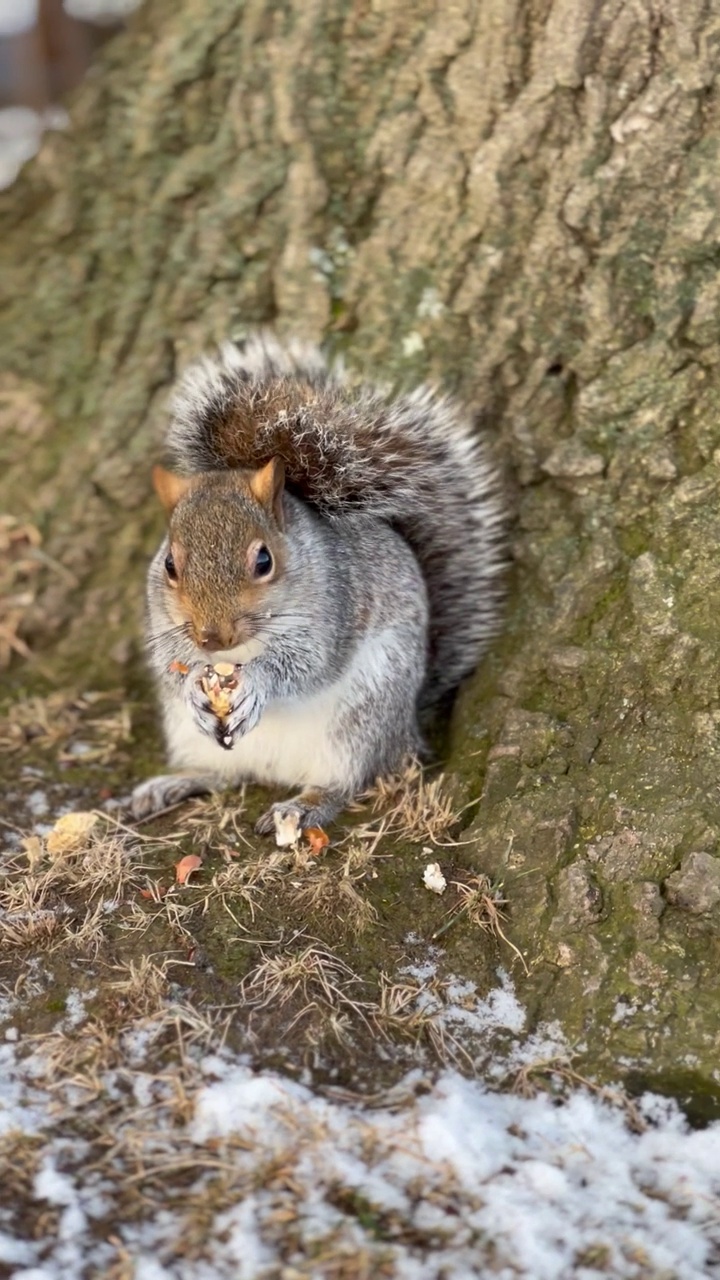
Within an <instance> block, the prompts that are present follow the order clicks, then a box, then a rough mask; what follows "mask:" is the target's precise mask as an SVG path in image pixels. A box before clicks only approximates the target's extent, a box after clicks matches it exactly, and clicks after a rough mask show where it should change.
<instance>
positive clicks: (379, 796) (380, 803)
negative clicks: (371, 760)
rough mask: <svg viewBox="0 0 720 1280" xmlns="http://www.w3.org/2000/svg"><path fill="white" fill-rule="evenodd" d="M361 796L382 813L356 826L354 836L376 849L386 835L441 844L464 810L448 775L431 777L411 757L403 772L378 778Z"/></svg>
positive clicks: (362, 800)
mask: <svg viewBox="0 0 720 1280" xmlns="http://www.w3.org/2000/svg"><path fill="white" fill-rule="evenodd" d="M360 800H361V802H365V803H369V804H370V805H371V807H372V812H373V813H374V814H378V815H379V816H378V817H376V818H373V819H370V821H368V822H366V823H363V824H362V825H360V826H357V827H355V828H354V830H353V836H354V837H355V838H356V839H359V840H363V841H369V842H370V843H371V847H372V848H373V849H374V848H376V847H377V845H378V844H379V842H380V841H381V840H382V839H384V838H385V837H387V836H392V837H394V838H395V839H396V840H411V841H414V842H418V843H428V842H429V843H430V844H439V843H441V842H442V841H443V840H444V839H445V838H446V837H447V836H448V835H449V833H450V832H451V831H452V829H453V828H454V827H456V826H457V824H458V822H459V821H460V817H461V814H462V810H458V808H457V806H456V804H455V802H454V800H453V798H452V794H451V788H450V783H449V781H448V779H447V778H446V777H445V775H444V774H442V773H441V774H438V775H436V776H435V777H428V776H427V773H426V771H425V770H424V769H423V767H422V765H421V764H420V763H419V762H418V761H417V760H410V761H409V763H408V765H407V767H406V768H405V770H404V771H403V772H402V773H399V774H394V775H392V776H390V777H387V778H378V780H377V781H376V783H375V786H374V787H373V788H372V789H371V790H370V791H367V792H366V793H365V795H363V796H361V797H360Z"/></svg>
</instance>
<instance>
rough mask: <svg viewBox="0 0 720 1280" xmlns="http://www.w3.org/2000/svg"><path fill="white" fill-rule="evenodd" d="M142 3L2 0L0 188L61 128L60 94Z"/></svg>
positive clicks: (74, 82)
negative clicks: (49, 132) (43, 140)
mask: <svg viewBox="0 0 720 1280" xmlns="http://www.w3.org/2000/svg"><path fill="white" fill-rule="evenodd" d="M139 3H140V0H0V188H2V187H7V186H9V185H10V183H11V182H13V181H14V179H15V178H16V176H17V174H18V172H19V170H20V168H21V167H22V165H23V164H24V163H25V161H26V160H28V159H29V158H30V156H32V155H34V154H35V152H36V150H37V148H38V146H39V143H40V138H41V136H42V133H43V132H44V130H45V129H48V128H63V127H64V125H65V124H66V123H67V117H66V115H65V112H64V111H63V110H62V107H61V105H60V104H61V102H62V100H63V98H64V95H65V94H66V93H67V92H68V91H69V90H70V89H73V88H74V87H75V86H76V85H77V84H78V83H79V82H80V80H81V79H82V77H83V75H84V74H85V71H86V70H87V67H88V64H89V62H90V60H91V58H92V56H93V54H94V53H95V51H96V49H98V48H99V47H100V45H102V44H104V42H105V41H106V40H108V39H109V38H110V36H112V35H113V34H114V33H115V32H116V31H117V30H118V29H119V28H120V27H121V26H122V25H123V22H124V21H125V19H126V18H127V17H128V15H129V14H130V13H131V12H132V11H133V10H134V9H136V8H137V7H138V4H139Z"/></svg>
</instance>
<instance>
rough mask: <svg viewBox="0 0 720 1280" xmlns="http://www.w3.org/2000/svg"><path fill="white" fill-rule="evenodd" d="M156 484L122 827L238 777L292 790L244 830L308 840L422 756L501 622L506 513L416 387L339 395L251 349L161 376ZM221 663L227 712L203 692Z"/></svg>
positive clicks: (315, 369) (481, 465)
mask: <svg viewBox="0 0 720 1280" xmlns="http://www.w3.org/2000/svg"><path fill="white" fill-rule="evenodd" d="M166 445H167V451H168V454H169V460H170V461H169V465H170V467H171V469H170V470H168V469H166V468H165V467H162V466H157V467H155V468H154V471H153V484H154V488H155V490H156V492H157V494H158V496H159V498H160V500H161V502H162V504H163V506H164V508H165V511H166V514H167V518H168V530H167V535H166V536H165V537H164V539H163V541H162V543H161V545H160V548H159V550H158V552H157V554H156V555H155V557H154V559H153V560H152V563H151V565H150V568H149V572H148V579H147V641H146V642H147V652H148V656H149V661H150V666H151V668H152V671H153V673H154V676H155V680H156V684H157V689H158V694H159V701H160V706H161V712H162V719H163V724H164V732H165V738H166V742H167V750H168V757H169V761H170V764H171V765H172V766H173V768H174V769H176V770H178V772H176V773H173V774H170V775H163V776H160V777H153V778H150V779H148V780H147V781H145V782H143V783H141V784H140V785H138V786H137V787H136V788H135V790H134V791H133V794H132V799H131V810H132V813H133V815H134V816H135V817H136V818H140V817H145V816H148V815H150V814H152V813H154V812H157V811H159V810H161V809H165V808H168V807H170V806H171V805H174V804H176V803H178V802H179V801H181V800H184V799H185V798H186V797H189V796H191V795H196V794H200V793H203V792H206V791H211V790H215V789H220V788H225V787H228V786H232V785H238V784H240V783H242V782H245V781H255V782H260V783H266V784H273V785H279V786H282V787H286V788H288V789H294V788H297V789H298V792H299V793H298V794H297V795H295V796H293V797H292V798H291V799H290V800H287V801H282V802H279V803H277V804H273V805H271V806H270V808H269V809H268V811H267V812H266V813H264V814H263V815H262V817H261V818H260V819H259V821H258V823H257V824H256V828H255V829H256V831H257V832H258V833H260V834H269V833H272V832H273V830H276V829H277V823H278V822H280V821H283V820H285V819H287V820H289V821H290V822H291V823H294V824H295V829H296V830H298V829H305V828H308V827H323V826H325V825H326V824H327V823H329V822H330V821H332V819H333V818H334V817H335V816H336V815H337V814H338V813H339V812H340V810H341V809H343V808H344V807H345V806H346V805H347V804H348V803H349V802H350V801H351V800H352V798H353V797H354V796H356V795H357V794H359V793H360V792H362V791H363V790H364V789H366V788H367V787H368V786H370V785H371V784H372V783H373V781H374V780H375V779H376V778H377V777H378V776H380V775H382V774H387V773H390V772H393V771H395V770H397V769H398V768H400V767H401V766H402V764H403V762H404V760H405V759H406V758H407V757H408V755H412V754H417V753H418V752H420V751H421V749H422V747H423V742H422V736H421V732H420V728H419V709H420V707H433V706H436V705H437V704H438V702H439V701H440V700H441V699H442V698H443V696H444V695H447V694H451V693H452V691H453V690H455V689H456V688H457V686H458V684H459V682H460V681H461V680H462V678H463V677H464V676H466V675H467V674H468V673H469V672H470V671H472V669H473V668H474V667H475V666H476V664H477V662H478V659H479V657H480V656H481V654H482V653H483V651H484V649H485V648H486V646H487V644H488V642H489V640H490V639H491V638H492V637H493V636H494V635H495V634H496V632H497V630H498V627H499V623H500V617H501V602H502V586H501V574H502V569H503V564H504V526H505V511H504V504H503V501H502V497H501V488H500V482H499V478H498V474H497V472H496V469H495V467H494V466H493V464H492V462H491V460H490V457H489V454H488V450H487V446H486V444H485V443H484V441H483V440H482V439H481V438H480V437H479V436H478V434H477V432H476V430H475V429H474V427H473V424H472V421H471V420H470V418H469V416H467V415H466V414H464V413H463V411H462V410H461V409H460V407H459V406H458V405H457V404H456V403H455V402H454V401H453V400H451V399H449V398H447V397H444V396H440V395H438V394H436V393H434V392H433V391H432V390H430V389H428V388H427V387H421V388H419V389H417V390H416V391H414V392H412V393H410V394H406V395H399V396H397V397H394V398H393V397H392V396H391V395H390V394H389V393H387V392H386V391H385V390H382V389H378V388H376V387H373V386H361V387H359V388H357V387H353V386H352V385H351V384H350V383H349V382H348V381H347V380H346V378H345V375H344V373H343V371H342V369H338V368H334V367H330V366H329V365H328V363H327V362H326V360H325V358H324V357H323V355H322V354H321V352H320V350H319V349H318V348H317V347H315V346H312V345H308V344H305V343H302V342H299V341H291V342H289V343H287V344H285V345H283V344H281V343H280V342H279V341H278V340H277V339H276V338H275V337H274V336H272V335H270V334H267V333H259V334H255V335H253V336H251V337H250V338H249V339H248V340H246V341H245V342H244V343H242V344H234V343H226V344H225V345H223V346H222V347H221V349H220V351H219V353H218V355H217V357H215V358H209V357H203V358H201V359H200V360H199V361H197V362H196V363H194V364H193V365H191V366H190V368H189V369H188V371H187V372H186V374H185V375H184V377H183V378H182V379H181V381H180V383H179V386H178V389H177V391H176V393H175V396H174V400H173V403H172V407H171V423H170V427H169V430H168V434H167V440H166ZM210 659H212V661H213V662H215V663H217V662H219V661H220V660H222V661H224V662H226V663H231V664H233V666H232V668H231V669H232V670H234V671H235V672H236V673H237V680H236V681H233V682H231V684H233V685H234V687H233V688H232V689H231V690H230V693H229V695H228V706H227V716H226V717H224V718H223V719H222V720H220V719H218V716H217V714H215V713H214V710H213V707H212V705H211V702H210V701H209V698H208V692H207V682H206V680H204V678H203V677H204V674H205V673H206V672H207V671H208V670H209V669H210V668H209V667H208V663H209V661H210Z"/></svg>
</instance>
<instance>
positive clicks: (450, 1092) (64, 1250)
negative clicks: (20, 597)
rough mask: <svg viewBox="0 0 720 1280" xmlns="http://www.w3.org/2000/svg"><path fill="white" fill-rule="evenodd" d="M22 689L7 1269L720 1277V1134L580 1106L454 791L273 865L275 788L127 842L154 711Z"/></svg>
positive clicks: (387, 809)
mask: <svg viewBox="0 0 720 1280" xmlns="http://www.w3.org/2000/svg"><path fill="white" fill-rule="evenodd" d="M34 687H36V688H37V687H38V685H37V682H35V686H34ZM16 694H17V695H18V696H17V697H16V698H15V699H14V700H12V701H10V702H9V703H8V705H7V708H6V716H5V718H4V720H3V721H2V727H1V730H0V743H1V744H2V747H3V750H4V752H5V755H4V761H5V764H6V776H7V777H8V781H9V786H8V788H7V791H6V795H5V802H6V809H5V812H6V813H7V814H12V817H6V818H4V819H3V828H4V851H3V855H2V876H1V878H0V910H1V911H2V929H3V944H4V945H3V953H2V960H1V962H0V963H1V965H2V968H1V969H0V981H1V982H2V988H1V992H2V997H1V1000H0V1036H2V1037H4V1039H3V1040H0V1057H1V1058H2V1079H3V1083H2V1085H0V1162H4V1166H5V1167H4V1173H2V1174H1V1175H0V1180H2V1181H4V1182H5V1183H6V1185H12V1186H13V1188H14V1192H13V1196H12V1198H11V1200H10V1201H7V1202H6V1203H5V1204H4V1205H3V1206H2V1208H0V1268H3V1267H4V1268H5V1270H3V1271H0V1274H7V1275H8V1276H10V1277H13V1280H21V1278H22V1280H56V1278H57V1280H59V1278H60V1277H61V1276H62V1280H75V1277H77V1280H84V1278H85V1277H86V1276H98V1277H99V1276H101V1275H102V1276H109V1277H112V1280H169V1278H171V1277H177V1278H178V1280H185V1278H187V1280H195V1277H200V1276H202V1277H207V1278H208V1280H215V1278H216V1277H217V1278H218V1280H221V1278H222V1277H228V1280H230V1277H232V1278H233V1280H236V1277H240V1278H241V1280H242V1278H244V1277H247V1280H255V1277H258V1278H260V1277H275V1276H277V1277H279V1278H280V1280H301V1278H303V1277H307V1278H308V1280H310V1277H323V1278H324V1277H333V1278H335V1277H337V1278H341V1277H342V1278H345V1277H347V1278H348V1280H357V1278H359V1277H368V1278H369V1277H375V1276H388V1277H395V1276H397V1277H403V1278H407V1280H416V1277H417V1280H421V1278H422V1280H424V1278H425V1277H428V1280H430V1277H436V1276H443V1275H448V1276H449V1275H452V1276H453V1277H456V1276H468V1277H470V1276H475V1275H479V1274H493V1275H500V1276H508V1277H510V1276H527V1277H532V1280H542V1278H543V1277H548V1280H551V1278H554V1277H564V1276H567V1277H568V1278H569V1277H571V1276H573V1277H575V1276H582V1277H583V1280H591V1278H592V1277H595V1276H598V1277H600V1276H615V1275H617V1276H628V1277H638V1280H639V1278H640V1277H642V1278H643V1280H646V1278H647V1280H650V1278H653V1280H660V1278H661V1277H662V1280H668V1278H669V1277H676V1278H677V1280H695V1278H696V1277H697V1278H698V1280H699V1277H700V1276H706V1275H708V1274H711V1273H712V1270H711V1269H712V1267H713V1266H714V1265H717V1262H718V1258H719V1257H720V1254H719V1253H718V1249H720V1235H718V1231H717V1222H718V1208H720V1200H719V1199H718V1197H720V1176H719V1175H720V1162H719V1161H718V1160H717V1158H716V1152H717V1150H718V1144H720V1128H719V1127H718V1126H717V1125H716V1124H711V1125H710V1127H708V1128H705V1129H701V1130H698V1131H693V1130H692V1129H691V1128H690V1127H689V1126H688V1123H687V1120H686V1119H685V1118H684V1117H683V1116H682V1114H681V1112H680V1111H679V1110H678V1109H677V1106H676V1104H675V1103H673V1102H669V1101H664V1100H662V1099H661V1098H659V1097H657V1096H655V1097H653V1096H651V1095H645V1096H643V1097H641V1098H635V1099H633V1098H632V1097H631V1096H630V1094H629V1093H628V1092H627V1091H626V1090H624V1089H622V1088H608V1087H601V1086H600V1085H598V1084H597V1083H595V1082H593V1081H590V1080H588V1079H586V1078H585V1077H584V1075H583V1071H582V1061H583V1046H582V1045H572V1044H571V1043H570V1042H569V1041H568V1039H567V1038H566V1036H565V1035H564V1033H563V1030H562V1028H561V1027H560V1026H559V1025H558V1024H551V1023H548V1022H543V1021H541V1020H539V1019H538V1018H537V1017H536V1016H534V1015H533V1013H532V1010H531V1009H530V1008H529V1007H528V1002H527V1000H526V997H527V995H528V993H530V994H531V993H532V987H531V985H528V983H529V975H528V969H529V964H528V959H530V963H532V958H528V957H526V956H524V955H523V954H522V952H521V951H520V949H519V948H518V946H517V944H516V942H515V941H514V934H515V929H514V922H513V903H512V901H511V900H508V897H507V896H506V890H505V887H504V885H503V884H502V882H500V881H493V880H491V879H490V878H489V877H488V876H487V874H486V873H485V872H484V871H483V869H482V867H481V866H480V865H479V864H478V863H477V862H476V861H475V860H474V858H473V851H474V848H475V845H474V843H471V844H470V845H468V844H467V841H468V839H469V836H468V832H470V831H471V830H472V824H473V822H474V821H475V818H476V811H477V799H476V798H473V797H472V796H470V797H469V798H468V797H467V795H466V793H465V792H463V789H462V787H461V785H460V783H459V782H458V781H457V779H455V780H453V781H452V782H451V781H450V779H448V778H447V777H445V776H444V775H443V774H442V773H441V772H439V771H438V770H436V771H432V770H430V771H426V772H423V771H422V770H420V769H419V767H417V766H414V765H412V766H410V767H409V769H408V771H407V772H406V774H404V775H403V776H402V777H399V778H397V779H394V780H390V781H388V782H386V783H384V784H383V785H381V786H379V787H378V788H377V789H376V790H375V791H374V792H373V793H370V794H369V795H368V796H367V797H365V798H364V799H363V801H362V803H361V804H360V805H358V807H357V810H356V811H355V812H353V813H351V814H349V815H346V819H345V820H344V822H343V823H342V824H340V825H339V826H338V827H337V828H336V829H334V830H333V831H332V833H331V835H332V843H331V845H330V846H327V847H324V848H320V849H313V848H312V847H310V846H309V845H308V844H307V843H306V842H304V843H303V845H302V846H301V847H299V848H297V849H290V850H280V849H276V848H275V847H274V845H273V844H272V843H270V844H267V843H265V842H259V841H258V840H257V838H256V837H254V836H253V835H252V834H251V833H252V822H253V818H254V817H255V815H256V813H257V812H259V809H260V806H261V805H262V803H263V800H264V796H263V795H262V794H261V793H260V792H259V790H258V791H254V790H251V791H249V792H248V794H247V795H246V796H225V797H221V798H213V799H205V800H198V801H195V802H192V803H189V804H185V805H183V806H182V807H180V808H178V809H177V810H175V811H173V812H170V813H167V814H165V815H164V816H163V817H161V818H160V819H158V820H156V821H154V822H151V823H143V824H140V825H138V826H133V825H131V824H129V823H128V822H126V821H125V819H124V818H123V816H122V811H118V810H113V809H112V808H110V809H109V810H108V804H110V805H112V801H113V799H115V798H117V797H118V796H122V795H123V794H126V792H127V788H128V787H129V785H130V783H131V781H132V779H133V778H134V777H135V776H136V770H137V748H138V747H139V746H140V745H141V744H144V747H145V750H146V751H147V756H148V762H151V761H152V760H153V759H154V754H155V752H156V751H157V745H158V744H157V735H156V729H155V724H154V719H153V712H152V710H151V703H150V702H149V700H148V699H147V697H146V696H145V691H143V689H142V688H139V689H138V693H137V695H136V696H130V695H128V694H127V693H126V692H125V691H122V690H104V691H101V692H93V691H88V690H85V691H80V690H75V691H70V690H66V691H64V692H61V691H58V690H54V691H47V690H46V691H44V692H36V693H33V694H31V693H30V692H29V691H28V687H26V688H25V689H24V690H23V689H22V688H20V687H18V688H17V689H16ZM188 857H190V858H194V859H195V862H194V863H193V867H194V869H193V870H192V873H191V874H190V875H189V876H188V879H187V881H186V882H185V883H184V884H181V883H179V880H180V879H182V871H178V870H177V869H176V868H177V864H178V863H181V862H182V860H183V859H187V858H188ZM429 863H438V864H439V866H440V868H441V871H442V874H443V876H444V877H445V879H446V881H447V887H446V889H445V891H444V893H442V894H436V893H433V892H432V891H431V890H429V889H428V888H427V887H426V885H425V884H424V879H423V877H424V871H425V869H426V867H427V866H428V864H429ZM196 864H199V865H196ZM183 865H187V864H183ZM618 1021H619V1022H620V1023H621V1022H622V1011H621V1012H620V1014H619V1016H618ZM518 1214H522V1220H523V1231H522V1232H518V1230H517V1223H518Z"/></svg>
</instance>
